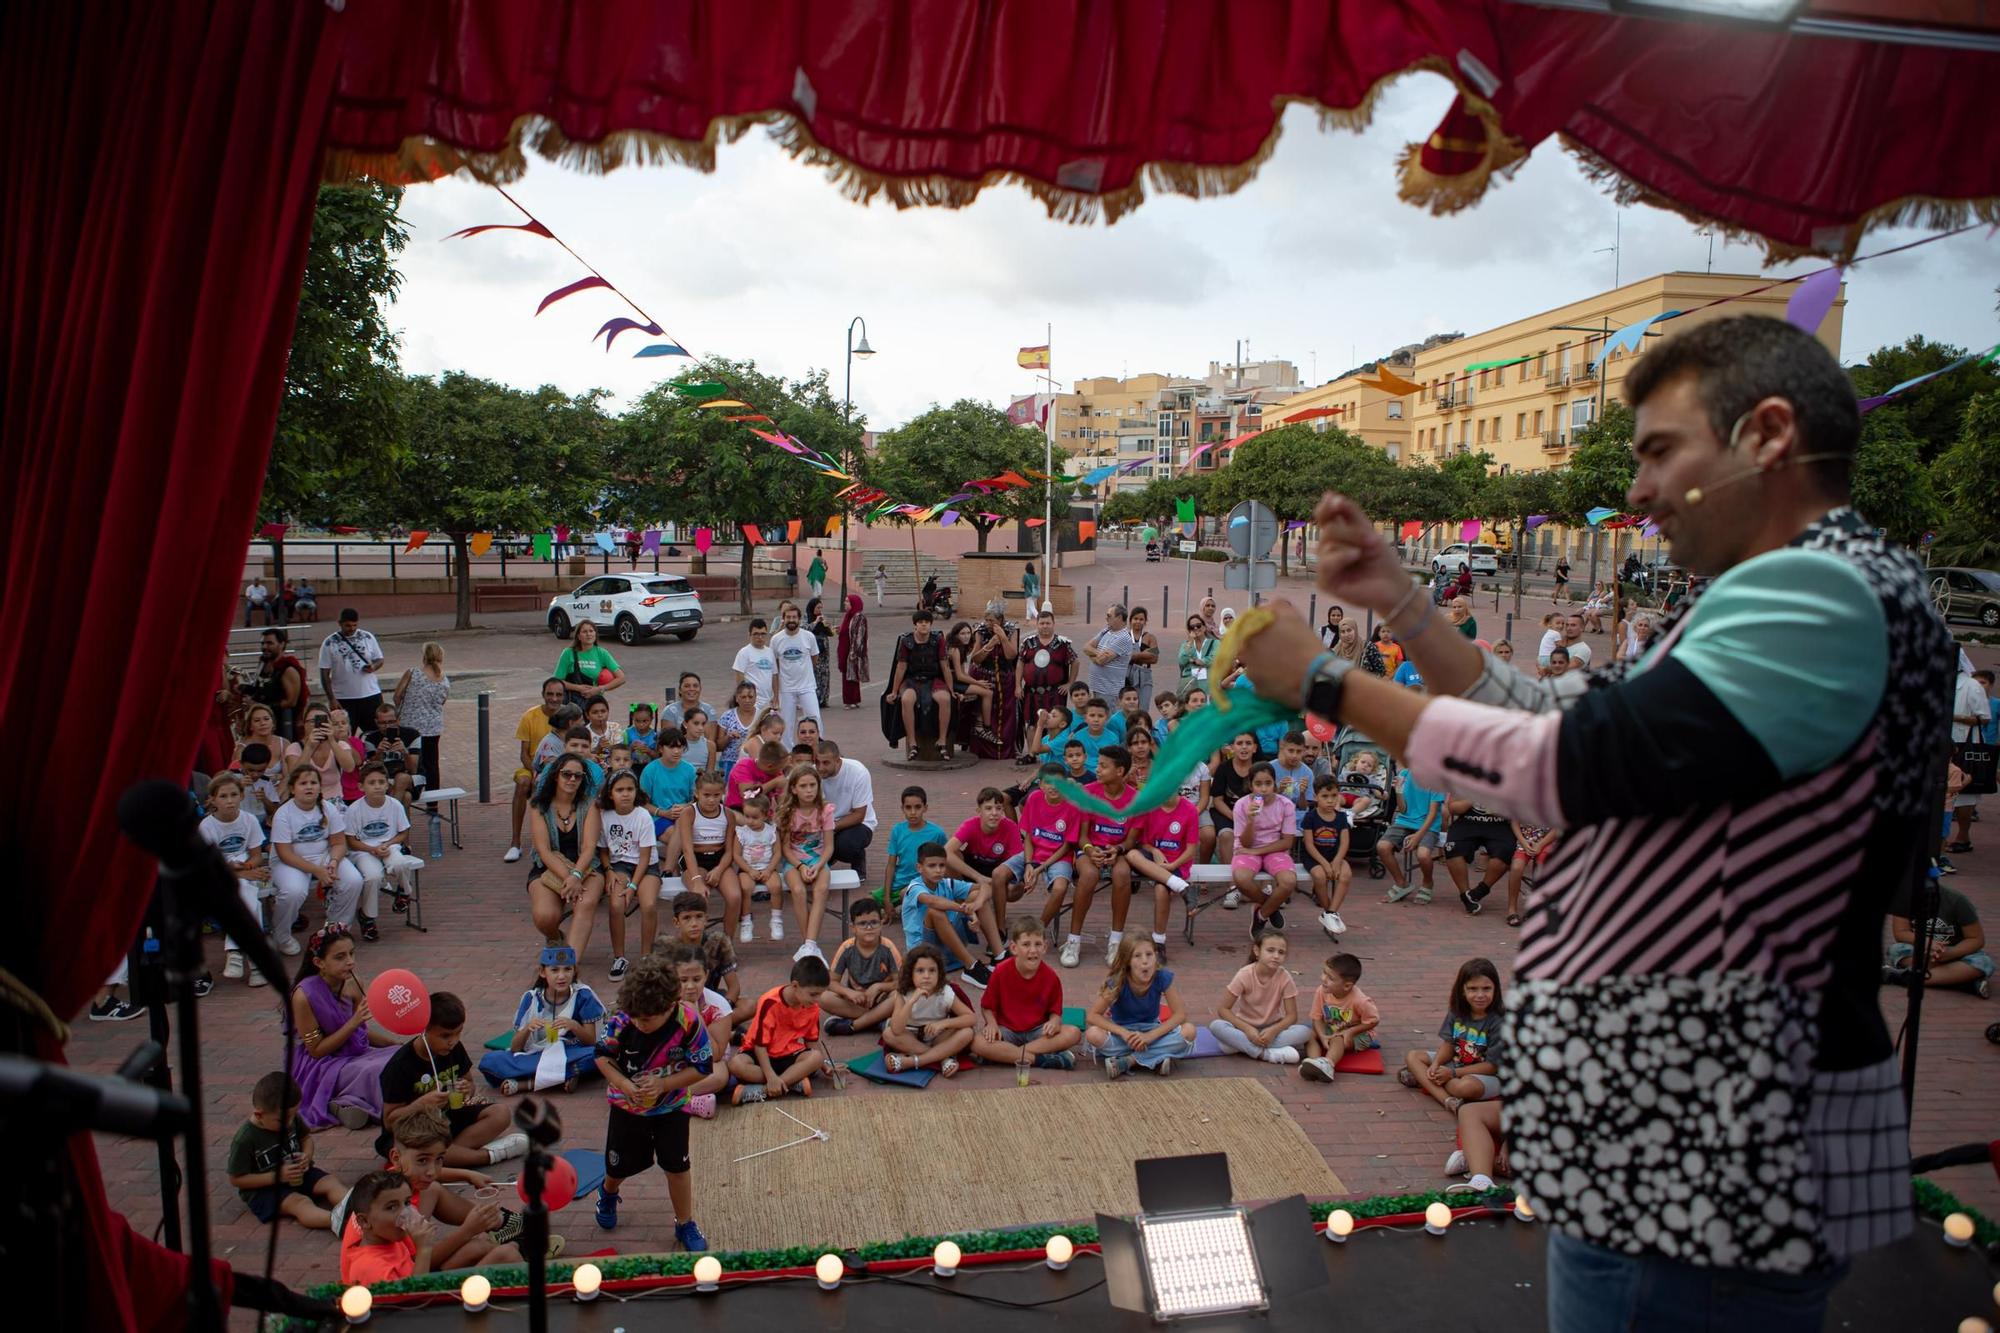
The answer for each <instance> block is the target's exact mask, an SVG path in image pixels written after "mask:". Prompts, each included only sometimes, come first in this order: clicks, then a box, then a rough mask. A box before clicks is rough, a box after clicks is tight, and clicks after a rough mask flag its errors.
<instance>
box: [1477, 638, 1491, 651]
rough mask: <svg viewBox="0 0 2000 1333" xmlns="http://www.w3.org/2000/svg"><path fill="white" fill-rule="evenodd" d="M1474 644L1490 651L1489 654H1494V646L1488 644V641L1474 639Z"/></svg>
mask: <svg viewBox="0 0 2000 1333" xmlns="http://www.w3.org/2000/svg"><path fill="white" fill-rule="evenodd" d="M1473 642H1474V643H1476V644H1478V645H1479V646H1480V647H1481V648H1484V649H1486V651H1488V652H1492V651H1493V645H1492V644H1490V643H1488V642H1487V641H1486V640H1484V639H1474V640H1473Z"/></svg>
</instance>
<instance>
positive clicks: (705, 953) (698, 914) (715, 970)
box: [653, 889, 750, 1023]
mask: <svg viewBox="0 0 2000 1333" xmlns="http://www.w3.org/2000/svg"><path fill="white" fill-rule="evenodd" d="M673 908H674V933H673V936H672V937H671V938H669V937H667V936H664V935H663V936H661V937H660V939H659V942H658V943H656V944H655V945H654V946H653V949H654V952H655V953H658V952H660V951H661V950H663V949H668V948H671V947H673V946H674V945H675V944H687V945H692V946H693V947H694V948H696V949H699V950H700V951H701V956H702V957H703V958H704V959H706V960H707V963H708V975H707V977H706V978H704V980H703V985H705V986H706V987H707V988H708V989H709V990H712V991H714V992H715V993H716V994H718V995H720V996H722V997H723V998H724V999H726V1000H728V1001H729V1004H730V1022H731V1023H741V1022H743V1021H744V1020H745V1019H747V1018H749V1017H750V1006H749V1004H748V1003H747V1002H746V1001H744V1000H743V998H742V985H743V983H742V982H741V981H739V980H738V979H737V975H736V966H737V964H736V946H735V945H733V944H731V943H730V942H729V936H728V935H727V934H726V933H724V932H723V931H720V930H710V929H709V928H708V898H707V897H706V896H705V895H704V894H701V893H698V892H696V891H695V890H693V889H684V890H682V891H681V892H679V893H677V894H675V895H674V903H673Z"/></svg>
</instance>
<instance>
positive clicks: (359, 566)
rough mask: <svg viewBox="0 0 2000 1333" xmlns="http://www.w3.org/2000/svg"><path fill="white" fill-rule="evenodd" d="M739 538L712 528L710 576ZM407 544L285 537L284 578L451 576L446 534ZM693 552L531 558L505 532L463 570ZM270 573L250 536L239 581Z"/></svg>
mask: <svg viewBox="0 0 2000 1333" xmlns="http://www.w3.org/2000/svg"><path fill="white" fill-rule="evenodd" d="M740 542H741V537H740V536H739V535H738V534H737V533H736V532H735V531H734V530H724V529H717V531H716V535H715V544H714V545H713V546H711V547H710V548H709V551H708V556H707V561H706V564H707V570H708V573H709V574H710V575H715V576H726V577H734V576H735V575H736V573H737V571H738V570H739V569H740V568H741V564H740V561H741V548H740V545H739V543H740ZM408 545H409V543H408V541H407V540H392V541H380V540H368V539H341V538H314V537H307V538H298V539H294V538H286V539H285V541H284V542H283V547H284V556H285V566H284V567H285V577H286V578H288V579H290V580H292V581H293V582H294V583H297V582H298V581H300V580H301V579H305V580H308V581H310V580H316V579H331V580H334V581H336V582H339V581H343V580H350V579H353V580H386V581H388V582H390V583H392V584H394V583H398V582H403V581H413V580H430V581H437V580H442V581H444V582H446V583H451V582H453V581H455V579H456V578H457V569H456V561H455V558H454V552H453V550H452V544H451V542H450V540H449V539H446V538H434V539H432V540H430V541H427V542H425V543H424V544H423V546H421V547H419V548H418V549H417V550H415V551H410V550H407V549H406V548H407V547H408ZM792 551H793V548H792V547H791V546H778V547H774V548H763V547H760V548H759V552H758V554H757V555H755V556H753V557H752V559H751V571H752V574H753V575H755V574H770V573H782V572H783V571H785V570H787V569H790V568H791V567H792V558H791V556H792ZM767 552H771V553H767ZM779 553H782V554H779ZM697 555H698V553H697V552H696V551H695V549H694V547H693V546H692V545H690V544H686V543H675V544H672V545H671V546H670V545H669V544H666V543H662V545H661V548H660V550H658V551H657V552H649V551H644V550H636V551H635V550H634V549H632V548H630V547H627V546H620V547H619V548H618V549H617V550H616V551H612V552H607V551H605V550H603V549H602V548H600V547H599V546H597V545H596V543H595V542H584V543H578V542H574V541H572V542H568V543H565V544H563V545H562V547H561V548H560V550H557V549H553V548H552V549H551V552H550V554H549V555H548V556H547V557H545V558H537V557H536V556H535V555H534V553H533V545H532V543H531V542H530V541H529V540H528V539H527V538H518V537H508V538H496V539H495V540H494V542H493V544H492V545H491V546H490V547H489V548H487V551H486V553H485V554H484V555H479V556H473V557H471V560H470V572H471V577H472V580H473V582H474V584H475V585H477V584H478V583H480V582H482V581H487V580H491V581H495V582H497V581H502V580H506V579H539V578H549V579H554V580H556V581H557V582H558V583H562V582H567V581H569V580H571V579H577V578H582V577H585V576H587V575H592V574H610V573H616V572H619V571H630V570H634V569H637V570H641V571H644V572H648V573H654V574H683V575H684V574H688V573H690V572H691V571H692V569H693V566H694V564H695V563H696V559H697ZM805 559H810V556H809V555H807V556H805V557H804V559H802V560H801V561H800V563H801V564H803V563H804V560H805ZM272 572H273V571H272V549H271V543H270V542H268V541H253V542H252V543H251V544H250V547H249V549H248V550H247V551H246V552H245V555H244V578H245V580H246V581H247V580H248V579H250V578H253V577H258V578H266V579H268V578H270V577H272ZM316 591H317V590H316Z"/></svg>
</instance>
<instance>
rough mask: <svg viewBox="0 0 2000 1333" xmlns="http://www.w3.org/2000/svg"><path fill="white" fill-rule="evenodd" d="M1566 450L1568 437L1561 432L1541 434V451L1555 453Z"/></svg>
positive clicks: (1554, 431) (1550, 431)
mask: <svg viewBox="0 0 2000 1333" xmlns="http://www.w3.org/2000/svg"><path fill="white" fill-rule="evenodd" d="M1567 448H1569V436H1568V435H1566V434H1564V433H1563V432H1562V431H1559V430H1545V431H1543V432H1542V449H1543V451H1544V452H1547V453H1555V452H1557V451H1558V450H1562V449H1567Z"/></svg>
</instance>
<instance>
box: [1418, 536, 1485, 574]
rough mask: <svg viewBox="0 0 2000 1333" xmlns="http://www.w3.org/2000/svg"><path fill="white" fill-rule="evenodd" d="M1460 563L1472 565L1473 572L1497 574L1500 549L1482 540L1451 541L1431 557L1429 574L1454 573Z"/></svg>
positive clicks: (1456, 571)
mask: <svg viewBox="0 0 2000 1333" xmlns="http://www.w3.org/2000/svg"><path fill="white" fill-rule="evenodd" d="M1460 565H1470V566H1472V572H1473V573H1474V574H1498V573H1499V572H1500V551H1499V549H1498V548H1497V547H1492V546H1488V545H1486V544H1485V543H1483V542H1473V543H1471V544H1470V545H1467V544H1466V543H1465V542H1453V543H1452V544H1451V545H1449V546H1447V547H1445V548H1444V549H1443V550H1442V551H1439V552H1438V553H1437V554H1436V555H1434V556H1432V557H1431V575H1432V577H1433V578H1435V577H1436V576H1437V575H1439V574H1456V573H1458V567H1459V566H1460Z"/></svg>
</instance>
